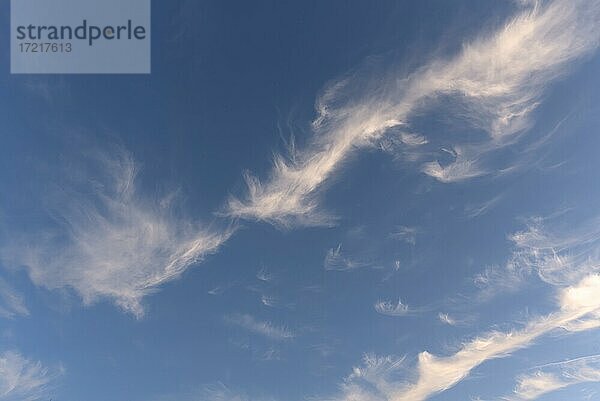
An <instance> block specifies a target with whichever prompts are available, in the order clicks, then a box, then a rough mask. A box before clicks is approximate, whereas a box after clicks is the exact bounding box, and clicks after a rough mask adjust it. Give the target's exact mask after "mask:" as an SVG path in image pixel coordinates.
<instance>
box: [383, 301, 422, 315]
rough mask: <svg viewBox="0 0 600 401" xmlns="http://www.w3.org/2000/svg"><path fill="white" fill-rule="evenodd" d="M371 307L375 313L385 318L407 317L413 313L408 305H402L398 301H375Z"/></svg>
mask: <svg viewBox="0 0 600 401" xmlns="http://www.w3.org/2000/svg"><path fill="white" fill-rule="evenodd" d="M373 307H374V308H375V311H376V312H377V313H380V314H382V315H387V316H407V315H409V314H411V313H413V312H415V311H414V310H413V309H411V308H409V306H408V305H406V304H404V303H402V300H400V299H399V300H398V302H392V301H377V302H376V303H375V305H373Z"/></svg>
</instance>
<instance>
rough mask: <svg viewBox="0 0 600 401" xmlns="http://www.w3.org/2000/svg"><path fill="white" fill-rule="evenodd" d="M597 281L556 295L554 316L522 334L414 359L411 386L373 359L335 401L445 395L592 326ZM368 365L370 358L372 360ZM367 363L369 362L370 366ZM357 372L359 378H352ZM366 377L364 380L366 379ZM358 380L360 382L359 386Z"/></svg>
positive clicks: (599, 303) (415, 400)
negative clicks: (481, 371) (478, 372)
mask: <svg viewBox="0 0 600 401" xmlns="http://www.w3.org/2000/svg"><path fill="white" fill-rule="evenodd" d="M599 291H600V276H599V275H590V276H588V277H586V278H584V279H583V280H581V282H579V283H577V284H575V285H573V286H570V287H567V288H563V289H561V290H560V291H559V292H558V297H557V300H558V302H557V303H558V307H559V308H558V310H557V311H556V312H554V313H551V314H549V315H547V316H544V317H540V318H536V319H533V320H531V321H530V322H529V323H528V324H526V325H525V327H524V328H522V329H520V330H514V331H509V332H490V333H488V334H485V335H482V336H480V337H476V338H474V339H472V340H470V341H468V342H465V343H464V344H463V345H462V346H461V347H460V349H459V350H458V351H457V352H456V353H454V354H452V355H449V356H445V357H438V356H434V355H432V354H430V353H429V352H422V353H420V354H419V357H418V361H417V366H416V374H415V375H416V377H415V380H414V381H413V382H408V383H407V382H406V381H403V380H402V379H400V378H399V377H398V376H400V373H406V372H408V370H407V369H406V367H405V366H404V365H403V364H401V363H397V362H393V361H392V359H390V358H380V359H376V360H377V361H379V362H377V363H369V364H367V366H366V367H365V368H362V369H361V368H355V373H354V374H353V375H351V376H349V377H348V378H346V380H345V381H344V384H343V385H342V390H343V391H342V395H341V396H340V397H337V398H334V399H335V400H340V401H341V400H343V401H351V400H357V399H360V400H365V401H384V400H385V401H422V400H426V399H428V398H429V397H431V396H433V395H435V394H438V393H440V392H443V391H445V390H448V389H450V388H452V387H453V386H455V385H456V384H457V383H459V382H460V381H462V380H463V379H465V378H466V377H467V376H468V375H469V374H470V372H471V371H472V370H473V369H474V368H476V367H477V366H479V365H481V364H482V363H484V362H485V361H488V360H490V359H496V358H502V357H506V356H508V355H509V354H511V353H512V352H514V351H516V350H519V349H522V348H525V347H527V346H529V345H531V344H532V343H533V342H534V341H535V340H536V339H537V338H539V337H540V336H543V335H545V334H548V333H550V332H552V331H554V330H556V329H565V330H568V331H571V332H577V331H583V330H588V329H590V328H593V327H596V326H597V321H598V317H599V316H600V299H599V298H598V297H597V295H596V294H597V293H598V292H599ZM371 359H372V358H371ZM371 359H370V360H371ZM356 372H362V373H361V374H360V375H357V374H356ZM366 372H368V374H367V373H366ZM358 379H360V380H358Z"/></svg>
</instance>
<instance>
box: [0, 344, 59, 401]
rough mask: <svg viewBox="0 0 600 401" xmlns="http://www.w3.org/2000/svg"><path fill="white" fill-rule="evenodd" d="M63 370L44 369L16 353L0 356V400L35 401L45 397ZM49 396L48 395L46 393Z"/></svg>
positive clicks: (6, 353)
mask: <svg viewBox="0 0 600 401" xmlns="http://www.w3.org/2000/svg"><path fill="white" fill-rule="evenodd" d="M61 374H62V372H61V370H60V369H59V370H52V369H49V368H47V367H44V366H43V365H42V364H41V362H33V361H30V360H28V359H26V358H24V357H23V356H22V355H21V354H19V353H18V352H14V351H7V352H4V353H3V354H2V355H0V400H2V401H17V400H18V401H33V400H37V399H40V398H41V397H42V396H44V392H46V391H47V390H48V387H49V386H50V385H51V384H52V382H53V381H54V380H55V379H57V378H58V377H59V376H60V375H61ZM46 395H47V393H46Z"/></svg>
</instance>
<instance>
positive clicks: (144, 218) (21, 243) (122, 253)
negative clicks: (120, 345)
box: [0, 146, 232, 316]
mask: <svg viewBox="0 0 600 401" xmlns="http://www.w3.org/2000/svg"><path fill="white" fill-rule="evenodd" d="M86 156H87V161H86V163H87V164H84V165H83V166H78V167H76V168H73V167H71V169H70V170H69V171H65V172H64V175H63V176H62V177H61V182H60V185H59V186H58V188H56V189H55V190H54V191H50V193H45V194H42V195H41V196H42V197H43V198H44V199H45V200H46V202H47V204H48V205H49V206H48V207H49V209H50V214H51V217H52V219H53V226H52V228H49V229H46V230H44V231H38V232H35V233H32V232H26V233H22V234H13V239H11V240H10V241H6V244H5V245H4V246H3V247H2V249H0V256H1V258H2V260H3V261H4V262H5V264H7V265H9V266H13V267H19V266H25V267H26V269H27V271H28V273H29V277H30V278H31V280H32V281H33V282H34V283H35V284H36V285H38V286H43V287H46V288H49V289H55V288H60V287H69V288H73V289H75V290H76V291H77V293H78V294H79V295H80V296H81V297H82V298H83V300H84V302H85V303H86V304H91V303H93V302H95V301H97V300H98V299H101V298H108V299H111V300H113V301H114V302H115V303H116V304H118V305H119V306H120V307H122V308H123V309H124V310H126V311H128V312H131V313H134V314H135V315H137V316H140V315H142V313H143V307H142V304H141V301H142V298H143V297H144V296H145V295H147V294H149V293H151V292H153V291H156V290H157V288H158V287H159V286H160V285H162V284H164V283H166V282H168V281H171V280H174V279H176V278H178V277H179V276H180V275H181V274H182V273H183V272H184V271H185V270H186V269H188V268H189V267H190V266H192V265H194V264H195V263H197V262H199V261H201V260H202V259H203V258H204V257H205V256H206V255H208V254H210V253H214V252H215V251H217V250H218V249H219V247H220V246H221V245H222V244H223V243H224V242H225V241H226V240H227V239H228V238H229V236H230V235H231V233H232V230H231V229H222V230H213V229H209V228H207V227H201V226H200V225H199V224H197V223H195V222H191V221H188V220H186V219H184V218H182V217H179V216H178V213H177V209H176V208H175V206H174V204H173V196H171V194H169V195H167V196H165V197H162V198H160V199H154V198H153V197H151V196H147V195H144V194H143V191H141V189H140V188H139V185H138V179H137V176H138V172H139V168H138V166H137V164H136V163H135V161H134V160H133V158H132V156H131V154H129V153H128V152H127V151H126V150H124V149H123V148H122V147H118V146H117V147H114V148H112V149H108V150H105V149H103V150H93V151H91V152H90V153H89V154H87V155H86ZM74 165H76V164H74Z"/></svg>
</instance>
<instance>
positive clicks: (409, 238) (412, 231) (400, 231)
mask: <svg viewBox="0 0 600 401" xmlns="http://www.w3.org/2000/svg"><path fill="white" fill-rule="evenodd" d="M419 232H420V230H419V229H418V228H417V227H407V226H400V227H398V228H397V229H396V230H395V231H394V232H393V233H391V234H390V236H391V237H392V238H393V239H397V240H400V241H404V242H406V243H407V244H410V245H416V243H417V234H419Z"/></svg>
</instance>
